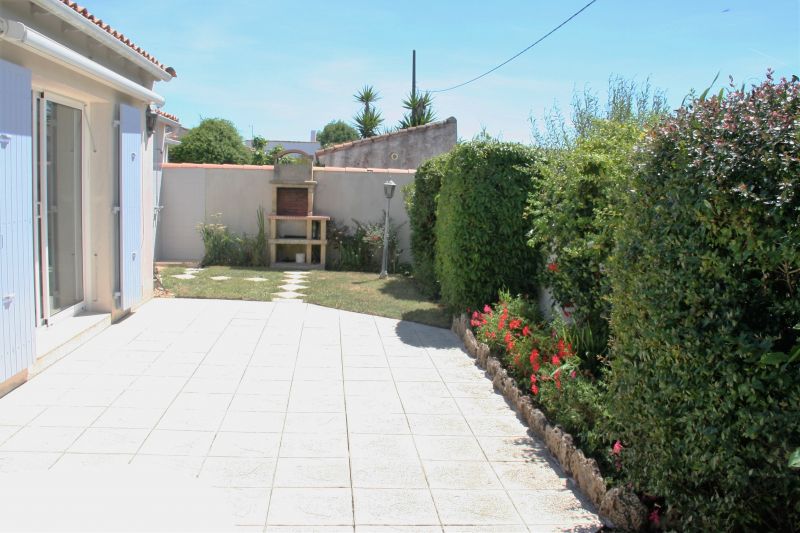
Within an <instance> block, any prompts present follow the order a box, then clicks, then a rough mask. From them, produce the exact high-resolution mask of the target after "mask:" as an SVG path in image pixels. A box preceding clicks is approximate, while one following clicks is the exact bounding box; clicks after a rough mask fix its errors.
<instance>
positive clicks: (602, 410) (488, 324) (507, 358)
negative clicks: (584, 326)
mask: <svg viewBox="0 0 800 533" xmlns="http://www.w3.org/2000/svg"><path fill="white" fill-rule="evenodd" d="M535 316H536V313H535V311H533V310H532V309H531V306H530V305H528V304H527V303H526V302H525V301H524V300H521V299H519V298H510V297H509V296H508V294H503V295H501V301H500V303H498V304H495V305H494V306H493V307H490V306H488V305H487V306H484V308H483V312H480V311H474V312H473V313H472V317H471V321H470V324H471V325H472V327H473V328H475V331H476V336H477V338H478V339H479V340H481V341H483V342H485V343H487V344H488V345H489V346H490V347H491V348H492V350H493V351H494V352H495V353H496V354H498V355H499V356H500V359H501V361H502V362H503V364H504V366H505V368H506V370H508V372H509V374H510V375H511V376H513V377H514V379H516V381H517V383H518V385H519V386H520V388H521V389H522V390H526V391H529V392H530V393H531V395H532V399H533V401H534V403H535V404H536V405H538V406H539V407H540V408H541V409H542V410H543V411H544V412H545V413H546V414H547V416H548V418H549V419H550V420H552V421H554V422H555V423H557V424H559V425H560V426H562V427H563V428H564V429H565V430H566V431H568V432H569V433H570V434H572V435H573V436H574V437H575V438H576V439H577V441H578V444H580V446H581V448H582V449H583V451H584V452H585V453H587V454H589V455H591V456H593V457H595V458H596V459H598V461H599V462H600V465H601V467H604V470H606V472H609V471H611V469H610V468H609V466H610V463H609V454H608V450H609V449H610V443H609V442H608V438H607V436H606V435H607V434H606V433H605V431H606V427H607V426H608V413H607V410H606V407H605V402H606V399H605V396H604V390H605V389H604V384H603V383H602V382H600V381H598V380H596V379H595V377H594V376H593V375H592V373H591V372H589V371H586V370H584V367H585V366H586V365H585V361H584V360H583V359H582V357H581V356H579V355H578V352H577V351H576V349H575V346H574V345H573V339H572V337H571V329H570V327H569V326H567V325H565V324H564V322H562V321H560V320H556V321H555V322H552V323H543V322H541V321H540V320H538V319H535V318H533V319H532V317H535Z"/></svg>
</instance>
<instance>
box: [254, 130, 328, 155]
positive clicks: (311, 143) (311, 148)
mask: <svg viewBox="0 0 800 533" xmlns="http://www.w3.org/2000/svg"><path fill="white" fill-rule="evenodd" d="M244 143H245V144H246V145H247V147H248V148H252V147H253V141H252V139H248V140H246V141H245V142H244ZM276 146H281V147H283V149H284V150H302V151H303V152H305V153H307V154H308V155H314V153H315V152H316V151H317V150H319V149H320V148H322V144H320V142H319V141H317V132H316V130H311V137H310V140H308V141H267V146H266V147H265V148H264V151H265V152H267V153H269V152H271V151H272V149H273V148H275V147H276Z"/></svg>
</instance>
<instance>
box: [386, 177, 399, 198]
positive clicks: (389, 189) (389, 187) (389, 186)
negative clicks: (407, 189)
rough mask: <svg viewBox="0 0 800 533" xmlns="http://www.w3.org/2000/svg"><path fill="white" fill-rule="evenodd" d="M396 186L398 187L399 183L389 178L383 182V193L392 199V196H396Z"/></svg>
mask: <svg viewBox="0 0 800 533" xmlns="http://www.w3.org/2000/svg"><path fill="white" fill-rule="evenodd" d="M395 187H397V184H396V183H395V182H394V181H392V180H389V181H387V182H386V183H384V184H383V194H384V195H385V196H386V198H389V199H391V198H392V196H394V189H395Z"/></svg>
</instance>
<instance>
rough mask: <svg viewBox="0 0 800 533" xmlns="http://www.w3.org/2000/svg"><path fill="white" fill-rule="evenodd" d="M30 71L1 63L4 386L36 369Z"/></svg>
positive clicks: (0, 336) (0, 360)
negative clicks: (24, 372)
mask: <svg viewBox="0 0 800 533" xmlns="http://www.w3.org/2000/svg"><path fill="white" fill-rule="evenodd" d="M32 113H33V111H32V103H31V71H30V70H28V69H26V68H23V67H20V66H18V65H14V64H13V63H8V62H7V61H3V60H1V59H0V382H2V381H5V380H6V379H8V378H10V377H12V376H13V375H15V374H17V373H18V372H21V371H22V370H25V369H26V368H28V367H29V366H31V365H33V362H34V359H35V354H36V350H35V338H36V334H35V329H34V328H35V321H36V306H35V300H34V280H33V251H34V250H33V145H32V143H31V138H32V135H31V128H32V123H33V115H32Z"/></svg>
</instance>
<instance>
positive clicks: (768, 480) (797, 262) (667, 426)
mask: <svg viewBox="0 0 800 533" xmlns="http://www.w3.org/2000/svg"><path fill="white" fill-rule="evenodd" d="M798 143H800V83H798V81H797V79H796V78H795V79H793V80H792V81H786V80H782V81H780V82H779V83H773V82H772V80H771V79H768V80H767V81H766V82H765V83H763V84H762V85H760V86H758V87H754V88H753V89H752V90H751V91H749V92H747V93H745V92H742V91H731V92H730V93H729V94H728V95H727V97H725V98H722V97H721V96H720V97H713V98H711V99H710V100H704V99H703V98H702V97H701V98H700V99H698V100H696V101H694V102H693V103H692V104H690V105H689V106H688V107H686V108H682V109H680V110H678V112H677V113H676V115H675V116H674V117H672V118H670V119H668V120H666V121H664V122H663V123H662V124H661V125H660V126H659V127H657V128H656V129H655V130H654V131H653V132H652V134H651V135H650V136H649V138H648V140H647V142H646V144H645V146H644V147H643V156H644V158H645V161H644V163H643V165H642V167H641V168H640V169H639V170H638V172H637V173H636V174H635V176H634V178H633V180H632V184H631V187H630V189H631V192H630V197H629V201H628V202H627V206H626V209H625V213H624V215H625V216H624V220H623V221H622V223H621V227H620V230H619V232H618V234H617V251H616V254H615V258H614V261H613V263H612V268H611V270H610V277H611V281H612V287H613V293H612V296H611V301H612V305H613V308H612V320H611V327H612V336H613V350H612V362H611V370H612V372H611V374H610V380H611V381H610V393H611V394H610V395H609V396H610V398H611V399H612V403H611V405H610V409H611V415H612V417H613V419H614V420H615V422H616V424H617V430H618V432H619V433H618V434H619V438H620V439H621V441H622V445H623V446H624V447H623V449H622V452H621V461H622V467H623V472H624V473H625V474H626V475H627V476H628V477H629V479H630V481H631V482H633V484H634V486H635V487H636V488H637V489H639V490H640V491H642V492H644V493H648V494H653V495H657V496H661V497H664V498H665V499H666V502H667V504H668V506H669V511H668V513H667V517H668V518H671V522H672V524H673V525H676V526H677V527H679V528H680V529H683V530H696V531H743V530H753V529H757V528H758V529H762V530H772V531H792V530H795V529H796V528H797V527H798V524H800V475H798V473H797V472H796V471H790V470H789V468H788V464H787V463H788V458H789V455H790V453H791V452H792V450H794V449H795V448H796V447H797V446H800V361H799V360H794V361H791V360H790V357H789V355H788V354H790V353H792V351H793V347H794V346H796V344H797V343H798V331H797V330H796V329H794V326H795V325H796V324H798V323H800V294H798V291H800V157H798ZM795 359H797V358H795Z"/></svg>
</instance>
